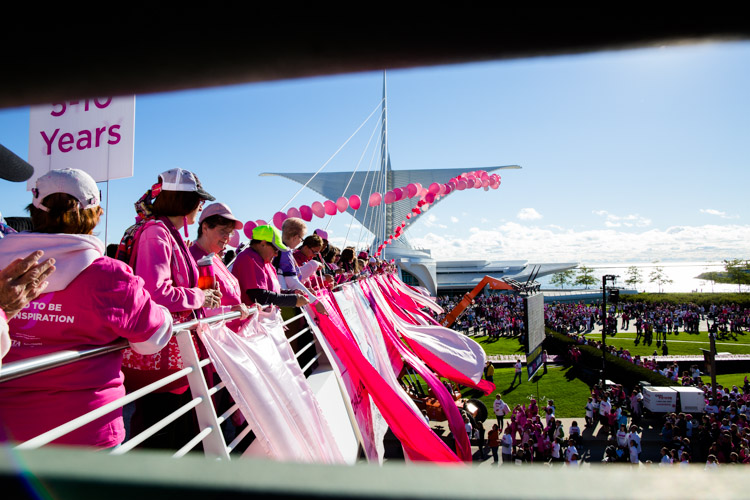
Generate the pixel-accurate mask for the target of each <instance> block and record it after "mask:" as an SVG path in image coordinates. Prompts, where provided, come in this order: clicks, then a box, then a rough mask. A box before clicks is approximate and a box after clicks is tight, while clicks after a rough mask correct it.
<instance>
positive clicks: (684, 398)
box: [643, 386, 706, 413]
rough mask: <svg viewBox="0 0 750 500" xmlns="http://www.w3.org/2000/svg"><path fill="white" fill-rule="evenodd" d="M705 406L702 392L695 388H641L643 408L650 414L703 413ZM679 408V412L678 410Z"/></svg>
mask: <svg viewBox="0 0 750 500" xmlns="http://www.w3.org/2000/svg"><path fill="white" fill-rule="evenodd" d="M705 406H706V400H705V396H704V394H703V391H702V390H701V389H699V388H697V387H687V386H685V387H683V386H673V387H657V386H646V387H644V388H643V408H645V409H646V410H648V411H650V412H651V413H670V412H676V411H681V412H683V413H703V409H704V408H705ZM678 408H679V410H678Z"/></svg>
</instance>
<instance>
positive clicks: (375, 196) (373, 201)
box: [369, 191, 383, 207]
mask: <svg viewBox="0 0 750 500" xmlns="http://www.w3.org/2000/svg"><path fill="white" fill-rule="evenodd" d="M381 201H383V197H382V196H381V195H380V193H378V192H377V191H375V192H374V193H372V194H371V195H370V201H369V205H370V206H371V207H377V206H378V205H380V202H381Z"/></svg>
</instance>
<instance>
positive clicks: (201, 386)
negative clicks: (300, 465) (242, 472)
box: [0, 309, 322, 460]
mask: <svg viewBox="0 0 750 500" xmlns="http://www.w3.org/2000/svg"><path fill="white" fill-rule="evenodd" d="M253 312H254V309H253ZM239 317H240V313H239V312H231V313H226V314H221V315H217V316H212V317H210V318H204V319H200V320H191V321H187V322H183V323H178V324H175V325H174V327H173V331H174V332H175V336H176V338H177V343H178V346H179V349H180V354H181V356H182V360H183V365H184V368H183V369H182V370H180V371H178V372H176V373H173V374H170V375H168V376H166V377H164V378H162V379H160V380H158V381H156V382H153V383H151V384H149V385H147V386H145V387H142V388H140V389H138V390H136V391H133V392H131V393H129V394H126V395H125V396H124V397H122V398H119V399H117V400H115V401H112V402H110V403H108V404H106V405H104V406H101V407H99V408H97V409H95V410H92V411H90V412H89V413H86V414H84V415H81V416H80V417H78V418H75V419H73V420H70V421H68V422H66V423H64V424H62V425H60V426H58V427H56V428H54V429H50V430H49V431H47V432H44V433H43V434H40V435H39V436H36V437H34V438H32V439H30V440H28V441H26V442H24V443H21V444H19V445H18V446H17V447H16V448H18V449H35V448H39V447H42V446H44V445H47V444H49V443H51V442H52V441H54V440H56V439H58V438H60V437H62V436H64V435H65V434H68V433H70V432H72V431H74V430H76V429H78V428H80V427H82V426H84V425H86V424H88V423H90V422H93V421H94V420H96V419H97V418H100V417H102V416H104V415H106V414H107V413H110V412H112V411H114V410H117V409H118V408H122V407H124V406H125V405H127V404H129V403H131V402H134V401H136V400H138V399H139V398H141V397H143V396H145V395H147V394H151V393H152V392H154V391H156V390H158V389H160V388H162V387H165V386H166V385H168V384H170V383H172V382H174V381H175V380H179V379H180V378H182V377H187V378H188V383H189V385H190V392H191V395H192V396H193V399H192V400H191V401H189V402H188V403H186V404H185V405H183V406H182V407H180V408H178V409H177V410H175V411H174V412H173V413H171V414H169V415H167V416H166V417H164V418H163V419H162V420H160V421H158V422H156V423H155V424H153V425H152V426H151V427H149V428H147V429H145V430H143V431H142V432H141V433H139V434H138V435H135V436H131V437H130V439H128V440H127V441H126V442H124V443H122V445H120V446H118V447H117V448H115V449H113V450H111V451H110V454H112V455H122V454H124V453H127V452H128V451H130V450H132V449H133V448H135V447H137V446H138V445H140V444H142V443H143V442H144V441H146V440H147V439H148V438H150V437H151V436H153V435H154V434H156V433H157V432H159V431H160V430H162V429H164V428H165V427H167V426H168V425H170V424H171V423H172V422H174V421H175V420H177V419H178V418H179V417H181V416H182V415H184V414H186V413H188V412H190V411H193V410H194V411H195V413H196V417H197V421H198V427H199V432H198V434H197V435H195V436H194V437H193V438H192V439H191V440H190V441H189V442H188V443H187V444H185V445H184V446H183V447H182V448H181V449H179V450H178V451H177V452H175V453H174V454H173V457H175V458H179V457H182V456H184V455H185V454H186V453H188V452H189V451H190V450H192V449H193V448H195V446H197V445H198V444H199V443H203V451H204V453H205V455H206V456H211V457H215V458H221V459H227V460H228V459H229V455H230V453H231V452H232V451H233V450H234V449H235V448H236V447H237V445H238V444H239V443H240V442H241V441H242V439H244V438H245V437H246V436H247V435H248V434H249V433H250V431H251V429H250V427H249V426H248V427H246V428H245V429H243V430H242V431H241V432H240V433H239V434H238V435H237V436H236V437H235V438H234V439H233V440H232V442H231V443H229V444H227V443H226V442H225V440H224V436H223V435H222V432H221V424H222V423H223V422H224V421H226V420H227V419H229V418H230V417H231V415H232V414H233V413H234V412H235V411H237V410H238V408H239V406H238V405H237V404H236V403H235V404H234V405H232V407H230V408H229V409H228V410H226V411H225V412H224V413H223V414H221V415H217V414H216V410H215V408H214V405H213V403H212V396H213V395H214V394H216V393H217V392H218V391H220V390H222V389H224V388H225V385H226V384H225V383H224V382H221V383H219V384H217V385H215V386H212V387H209V386H208V382H207V381H206V378H205V377H204V374H203V370H202V368H203V367H205V366H207V365H209V364H211V360H210V359H208V358H205V359H200V357H199V355H198V352H197V351H196V350H195V345H194V343H193V339H192V335H193V333H192V332H191V330H193V329H195V328H196V327H197V326H198V325H199V324H211V323H217V322H220V321H228V320H232V319H236V318H239ZM303 317H304V315H303V314H299V315H297V316H295V317H293V318H290V319H288V320H286V321H285V322H284V325H285V326H286V325H289V324H290V323H292V322H294V321H296V320H298V319H300V318H303ZM308 331H310V328H309V326H307V327H305V328H302V329H300V331H299V332H297V333H296V334H295V335H293V336H292V337H290V338H289V339H288V341H289V342H291V341H294V340H297V339H298V338H300V336H301V335H303V334H304V333H306V332H308ZM314 344H315V338H314V337H313V338H312V341H311V342H309V343H307V344H304V345H302V346H300V347H299V348H298V349H297V350H296V353H295V356H296V357H297V359H298V360H299V358H300V356H301V355H302V354H303V353H304V352H306V351H307V350H309V349H310V348H311V347H312V346H313V345H314ZM127 347H128V342H127V341H126V340H124V339H121V340H118V341H116V342H114V343H112V344H109V345H106V346H99V347H92V348H83V349H80V350H67V351H60V352H56V353H50V354H46V355H42V356H38V357H35V358H29V359H25V360H20V361H16V362H13V363H8V364H5V365H3V366H2V369H0V384H1V383H3V382H5V381H8V380H12V379H15V378H18V377H23V376H27V375H31V374H34V373H39V372H41V371H44V370H49V369H51V368H56V367H58V366H62V365H65V364H69V363H74V362H76V361H79V360H82V359H87V358H91V357H94V356H100V355H102V354H106V353H110V352H113V351H118V350H122V349H125V348H127ZM321 354H322V351H320V350H318V352H316V354H315V355H314V356H312V359H311V360H310V361H309V362H308V363H306V365H305V366H304V367H301V368H302V371H303V373H304V372H306V371H307V370H308V369H309V368H310V367H311V366H312V365H313V364H314V363H315V362H316V361H317V360H318V359H319V358H320V356H321Z"/></svg>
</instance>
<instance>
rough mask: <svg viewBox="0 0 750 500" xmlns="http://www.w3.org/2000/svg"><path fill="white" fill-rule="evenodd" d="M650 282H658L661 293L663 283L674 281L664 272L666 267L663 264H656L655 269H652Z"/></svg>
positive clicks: (656, 262)
mask: <svg viewBox="0 0 750 500" xmlns="http://www.w3.org/2000/svg"><path fill="white" fill-rule="evenodd" d="M658 263H659V261H658V260H655V261H654V264H658ZM648 277H649V282H651V283H656V284H657V285H658V286H659V293H661V287H662V286H663V285H667V284H670V283H672V280H671V279H669V277H668V276H667V275H666V274H665V273H664V268H663V267H661V266H656V267H655V268H654V270H653V271H651V274H649V275H648Z"/></svg>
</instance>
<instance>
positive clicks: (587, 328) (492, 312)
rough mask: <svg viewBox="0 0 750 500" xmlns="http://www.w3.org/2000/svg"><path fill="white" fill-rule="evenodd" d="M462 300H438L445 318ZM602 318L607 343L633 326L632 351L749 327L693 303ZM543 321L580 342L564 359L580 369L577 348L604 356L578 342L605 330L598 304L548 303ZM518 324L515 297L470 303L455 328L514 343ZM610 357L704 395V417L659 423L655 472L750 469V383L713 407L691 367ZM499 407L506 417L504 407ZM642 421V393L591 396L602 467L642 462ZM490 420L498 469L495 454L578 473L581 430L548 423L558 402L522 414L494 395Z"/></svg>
mask: <svg viewBox="0 0 750 500" xmlns="http://www.w3.org/2000/svg"><path fill="white" fill-rule="evenodd" d="M460 300H461V297H458V296H441V297H438V303H439V304H440V305H441V306H442V307H443V308H444V309H445V310H446V311H450V310H451V309H453V308H454V307H455V306H456V305H457V304H458V303H459V301H460ZM607 313H608V314H607V316H608V319H609V325H610V326H609V331H608V333H609V334H610V335H611V334H614V333H616V331H617V327H618V326H619V327H620V328H622V329H628V328H630V327H631V326H635V329H636V337H637V338H636V340H635V345H638V344H639V343H641V342H642V343H643V344H645V345H651V343H652V342H653V341H654V338H656V341H657V343H658V344H664V345H666V343H665V342H664V339H666V334H668V333H669V334H677V333H679V332H680V331H682V332H686V333H697V332H698V331H699V329H700V328H701V324H703V325H705V327H704V331H705V330H708V331H709V332H714V333H715V334H716V335H717V337H718V338H720V337H721V336H722V335H729V334H732V333H739V332H742V331H745V330H747V328H748V325H750V309H747V308H743V307H740V306H738V305H715V304H714V305H711V306H710V307H708V308H706V307H703V306H698V305H696V304H680V305H669V304H645V303H640V302H638V303H630V302H625V303H620V304H619V305H610V307H609V309H608V311H607ZM544 314H545V324H546V326H547V327H549V328H552V329H554V330H556V331H558V332H560V333H563V334H565V335H568V336H570V337H571V338H573V339H575V340H576V344H574V345H573V346H571V347H570V348H569V350H568V353H567V354H568V357H569V359H570V361H571V362H572V363H573V364H579V363H580V361H581V358H582V353H581V350H580V346H581V345H591V346H593V347H596V348H598V349H602V348H605V347H604V346H603V344H602V342H601V340H600V339H598V338H593V337H590V336H585V335H584V334H586V333H591V332H592V331H594V329H595V328H597V326H600V327H601V325H602V319H603V311H602V307H601V304H596V303H594V304H584V303H550V304H545V307H544ZM443 318H444V315H441V316H438V317H437V318H436V319H438V320H442V319H443ZM522 321H523V303H522V299H521V298H520V297H517V296H514V295H512V294H486V295H480V296H477V297H475V298H474V299H473V300H472V302H471V303H470V304H469V305H468V307H467V308H466V310H465V311H464V313H463V314H462V315H461V316H460V317H459V318H458V319H457V321H456V323H455V325H457V329H458V330H463V331H465V332H467V333H468V332H472V333H474V334H483V335H487V336H490V337H496V336H517V337H519V338H520V337H521V336H522V334H523V330H522V328H521V327H520V325H522ZM701 322H703V323H701ZM606 349H607V351H608V352H609V353H610V354H612V355H614V356H618V357H620V358H621V359H624V360H626V361H629V362H632V363H634V364H636V365H639V366H643V367H644V368H646V369H649V370H652V371H655V372H658V373H660V374H662V375H664V376H665V377H668V378H670V379H671V380H673V381H676V382H679V383H681V384H682V385H690V386H695V387H698V388H700V389H701V390H703V391H704V395H705V396H704V397H705V401H706V411H705V413H704V414H703V415H701V416H700V417H697V418H694V417H693V416H692V415H689V414H687V415H686V414H680V413H678V414H668V415H666V416H665V417H664V426H663V427H664V428H663V429H662V432H661V436H662V438H663V443H662V444H661V446H662V448H663V449H662V450H661V455H662V458H661V460H660V463H661V464H663V465H666V464H682V465H684V464H688V463H700V464H704V463H705V464H708V465H707V467H708V468H711V467H714V466H716V465H717V464H728V463H745V464H748V463H750V447H749V445H748V441H749V439H750V426H749V425H748V418H750V382H749V381H748V378H747V377H745V383H744V386H743V387H741V388H738V387H736V386H734V387H732V388H731V389H725V388H723V387H722V386H721V385H718V386H717V391H718V392H717V394H718V397H717V399H716V400H714V399H713V388H712V387H711V384H710V383H705V382H704V381H703V379H702V377H701V375H702V374H701V372H700V369H699V368H698V366H697V365H693V366H691V367H690V368H689V370H681V369H680V367H679V366H678V364H677V363H676V362H669V363H666V364H665V363H662V365H661V366H660V365H659V364H657V362H656V359H655V356H656V355H657V352H656V351H655V352H654V356H652V357H641V356H640V355H632V354H631V353H630V352H629V350H628V349H626V348H623V347H614V346H612V345H609V344H608V345H607V346H606ZM503 405H504V406H505V410H503V409H502V408H503ZM642 414H643V395H642V393H641V392H640V390H639V389H638V388H636V389H634V390H633V391H632V392H631V393H630V394H626V393H625V390H624V388H623V387H622V386H619V385H615V386H612V387H609V388H606V389H605V388H602V387H601V386H599V385H597V386H595V387H594V388H593V389H592V394H591V397H590V398H589V400H588V402H587V404H586V406H585V424H584V425H585V427H584V428H590V429H593V428H595V427H596V426H597V425H602V426H604V428H605V432H606V433H607V435H608V438H609V442H608V445H607V447H606V451H605V455H604V461H605V462H630V463H639V462H640V461H641V460H640V457H641V453H642V444H641V436H642V432H641V429H640V428H639V426H638V423H639V421H640V418H641V416H642ZM495 415H496V416H497V418H498V422H497V423H496V424H493V429H492V431H490V433H489V434H488V445H489V447H490V449H491V450H492V452H493V457H494V460H495V462H498V460H499V457H498V455H497V450H498V448H502V451H503V453H502V454H503V462H510V463H516V464H520V463H529V462H534V461H536V462H539V461H558V460H560V461H564V462H565V463H568V464H570V465H577V463H578V461H577V460H578V459H580V456H579V454H578V452H579V450H580V436H581V431H580V428H579V427H578V425H577V422H575V423H574V425H573V426H571V428H570V429H568V435H567V437H566V436H565V433H564V431H565V430H564V429H563V428H562V423H560V422H558V421H557V420H556V419H555V417H554V404H551V405H548V406H547V407H545V408H542V409H539V408H537V406H536V403H535V402H532V403H531V404H530V405H529V406H528V407H526V406H522V405H517V406H516V407H515V408H513V409H512V410H511V409H510V408H508V407H507V405H505V403H503V402H502V399H501V397H500V395H498V396H497V399H496V401H495ZM508 419H509V421H508ZM504 421H506V425H505V428H503V422H504ZM571 440H572V441H571ZM574 457H575V458H574ZM647 462H650V461H647Z"/></svg>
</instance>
